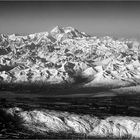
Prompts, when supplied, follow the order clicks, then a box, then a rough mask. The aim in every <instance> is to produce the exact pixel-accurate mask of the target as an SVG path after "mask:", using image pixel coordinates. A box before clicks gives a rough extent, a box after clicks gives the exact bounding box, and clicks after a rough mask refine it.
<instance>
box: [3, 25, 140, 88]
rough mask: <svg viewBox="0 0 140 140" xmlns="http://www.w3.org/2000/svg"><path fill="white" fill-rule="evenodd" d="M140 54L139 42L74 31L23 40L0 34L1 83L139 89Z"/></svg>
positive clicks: (57, 31)
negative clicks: (135, 87)
mask: <svg viewBox="0 0 140 140" xmlns="http://www.w3.org/2000/svg"><path fill="white" fill-rule="evenodd" d="M93 32H94V31H93ZM139 53H140V47H139V42H138V41H136V40H130V39H114V38H113V37H109V36H105V37H97V36H90V35H88V34H86V33H84V32H80V31H78V30H77V29H75V28H73V27H60V26H56V27H55V28H53V29H52V30H51V31H50V32H40V33H34V34H29V35H24V36H23V35H18V34H12V35H7V34H1V35H0V81H1V83H46V84H83V83H84V85H85V86H86V85H87V86H94V85H96V84H97V85H98V83H103V84H105V83H113V82H115V83H117V84H119V83H118V81H120V83H121V82H122V83H124V85H127V84H135V85H138V84H139V79H140V54H139ZM122 83H121V85H122Z"/></svg>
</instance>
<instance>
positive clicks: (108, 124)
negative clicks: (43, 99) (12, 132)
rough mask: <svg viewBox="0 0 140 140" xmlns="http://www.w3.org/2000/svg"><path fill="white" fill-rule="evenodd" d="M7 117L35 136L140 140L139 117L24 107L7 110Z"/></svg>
mask: <svg viewBox="0 0 140 140" xmlns="http://www.w3.org/2000/svg"><path fill="white" fill-rule="evenodd" d="M4 111H5V113H6V116H9V117H11V118H12V120H16V122H18V126H19V127H22V128H24V129H25V130H26V131H29V132H30V131H32V132H33V133H32V134H41V135H44V136H45V135H46V136H47V135H49V134H50V133H51V134H52V133H54V134H63V135H68V134H72V135H78V134H80V135H83V136H86V137H96V138H97V137H98V138H131V139H132V138H140V119H139V118H138V117H127V116H126V117H121V116H116V117H114V116H111V117H106V118H104V119H100V118H98V117H94V116H90V115H78V114H73V113H68V112H60V111H51V110H45V109H42V110H31V111H26V110H22V109H21V108H17V107H15V108H9V109H5V110H4Z"/></svg>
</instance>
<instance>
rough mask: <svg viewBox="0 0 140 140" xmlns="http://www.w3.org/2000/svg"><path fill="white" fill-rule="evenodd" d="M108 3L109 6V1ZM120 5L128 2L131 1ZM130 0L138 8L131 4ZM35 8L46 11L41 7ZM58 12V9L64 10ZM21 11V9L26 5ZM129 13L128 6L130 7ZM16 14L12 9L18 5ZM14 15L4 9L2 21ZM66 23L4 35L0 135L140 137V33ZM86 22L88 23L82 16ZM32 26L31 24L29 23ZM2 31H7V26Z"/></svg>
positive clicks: (0, 64) (0, 51) (1, 41)
mask: <svg viewBox="0 0 140 140" xmlns="http://www.w3.org/2000/svg"><path fill="white" fill-rule="evenodd" d="M56 3H57V2H56ZM61 3H62V2H61ZM73 3H74V2H73ZM79 3H80V2H79ZM81 3H82V2H81ZM90 3H91V2H90ZM90 3H88V4H87V5H90ZM16 4H17V3H16V2H15V5H16ZM30 4H31V3H30ZM48 4H50V3H48ZM51 4H54V5H53V7H56V9H57V10H58V9H59V8H60V7H59V6H58V7H57V6H56V5H55V2H53V3H51ZM51 4H50V5H51ZM91 4H92V5H94V4H93V3H91ZM102 4H104V5H105V2H103V3H102ZM116 4H117V5H118V6H120V7H121V6H122V5H124V3H119V4H118V3H116ZM126 4H128V7H130V5H129V3H126ZM133 4H134V5H136V3H133ZM5 5H6V4H5V3H1V2H0V6H1V7H3V9H4V8H6V7H7V6H5ZM9 5H10V6H11V5H12V4H9ZM15 5H14V6H13V7H16V6H15ZM19 5H20V4H18V6H19ZM25 5H26V4H25ZM32 5H33V6H34V4H33V3H32ZM62 5H63V4H62ZM64 5H65V6H66V5H67V4H64ZM64 5H63V6H64ZM81 5H82V4H81ZM87 5H86V7H87ZM95 5H98V4H97V3H95ZM99 5H100V4H99ZM99 5H98V6H99ZM134 5H133V6H134ZM10 6H8V7H9V8H10ZM109 6H112V7H113V4H112V3H111V4H110V3H109ZM109 6H105V7H107V8H109ZM133 6H132V8H133V10H134V11H135V12H136V11H137V12H138V11H139V10H138V6H136V7H135V9H134V7H133ZM19 7H20V6H19ZM23 7H24V5H23V6H22V8H23ZM29 7H30V6H29ZM29 7H28V8H29ZM40 7H41V6H40ZM42 7H43V6H42ZM66 7H67V6H66ZM75 7H76V6H75ZM89 7H90V6H89ZM99 7H100V6H99ZM101 7H103V6H101ZM105 7H104V10H103V11H105V9H106V8H105ZM114 7H115V6H114ZM122 7H125V6H122ZM22 8H21V9H22ZM28 8H27V11H28V12H29V11H30V10H29V9H28ZM61 8H62V6H61ZM82 8H84V6H83V5H82ZM90 8H91V7H90ZM94 8H95V7H94ZM17 9H18V8H17ZM23 9H24V8H23ZM31 9H32V8H31ZM52 9H54V8H52ZM62 9H63V8H62ZM64 9H66V8H64ZM79 9H80V8H79ZM99 9H100V8H99ZM114 9H115V8H114ZM118 9H120V10H121V8H118ZM34 10H36V11H38V10H37V8H35V9H34ZM40 10H41V8H40ZM57 10H56V11H53V12H55V13H57ZM68 10H69V8H68ZM90 10H91V9H90ZM90 10H89V11H90ZM96 10H97V9H96ZM96 10H95V11H96ZM0 11H4V10H2V9H0ZM15 11H16V10H15ZM15 11H13V13H16V12H15ZM17 11H19V13H20V12H21V11H20V8H19V9H18V10H17ZM32 11H33V9H32ZM50 11H51V10H50ZM73 11H75V8H73ZM81 11H84V9H83V10H81ZM97 11H98V10H97ZM111 11H113V10H112V9H111ZM126 11H128V9H127V8H126V7H125V8H124V13H125V12H126ZM130 11H131V9H130ZM34 12H35V11H34ZM43 12H44V11H43ZM58 12H60V11H58ZM67 12H68V11H67V10H66V13H67ZM78 12H79V10H77V13H78ZM90 12H91V11H90ZM0 13H1V12H0ZM44 13H45V12H44ZM60 13H62V11H61V12H60ZM72 13H73V12H72ZM100 13H101V11H100ZM107 13H108V14H109V12H107ZM8 14H9V15H11V13H10V10H9V13H8ZM24 14H25V13H24ZM24 14H23V15H24ZM30 14H31V13H30V12H29V13H28V14H27V17H28V16H29V15H30ZM90 14H91V13H90ZM133 14H134V13H131V14H130V15H133ZM6 15H7V14H6V13H5V18H3V16H1V15H0V17H1V19H3V20H2V23H4V20H5V19H6V18H7V17H8V20H9V19H10V18H11V17H10V16H7V17H6ZM17 15H18V12H17V14H15V17H14V18H15V21H16V22H17V21H18V20H17V19H16V16H17ZM23 15H22V13H21V17H22V16H23ZM97 15H98V16H99V15H100V14H97ZM122 15H123V13H122ZM124 15H125V14H124ZM128 15H129V12H128V14H127V16H128ZM33 16H35V15H33ZM120 16H121V15H120ZM137 16H138V15H136V17H137ZM17 17H18V16H17ZM81 17H82V15H81ZM99 17H100V16H99ZM118 17H119V16H118ZM128 17H129V16H128ZM136 17H133V19H135V18H136ZM39 18H40V17H39ZM109 18H110V16H109ZM56 19H57V18H56ZM70 19H71V18H70ZM74 19H75V17H74ZM74 19H73V22H74V21H75V20H76V19H75V20H74ZM83 19H84V18H83ZM118 19H119V18H118ZM128 19H129V18H128ZM12 20H13V18H11V20H10V21H12ZM129 20H130V19H129ZM129 20H126V21H129ZM37 21H39V19H38V20H37ZM56 21H57V20H56ZM110 21H111V20H110ZM130 21H131V20H130ZM62 22H63V20H62ZM79 22H81V19H80V18H79ZM87 22H88V20H87ZM11 23H12V22H11ZM75 24H76V23H75ZM110 24H111V23H110ZM128 24H129V23H128ZM2 25H4V24H2ZM2 25H0V27H2ZM7 25H8V23H6V22H5V27H7V28H9V26H7ZM11 25H12V24H11ZM34 25H35V23H34V24H32V26H34ZM62 25H63V24H62ZM62 25H59V26H56V27H53V28H52V29H51V30H48V31H44V32H36V33H26V34H25V33H24V34H17V33H15V34H14V33H12V34H8V33H1V34H0V138H1V139H22V138H25V139H31V138H33V139H35V138H37V139H42V138H45V139H94V138H102V139H113V138H114V139H116V138H119V139H124V138H125V139H134V138H138V139H139V138H140V95H139V93H140V42H139V39H138V38H137V39H136V36H135V35H134V32H133V33H132V35H134V38H133V39H130V36H131V35H130V36H129V35H128V36H129V37H128V36H127V37H128V38H127V37H126V38H121V35H120V33H121V32H122V31H121V32H119V37H118V38H116V37H113V35H104V36H103V35H93V34H94V31H93V32H92V34H89V33H87V32H86V31H84V30H79V29H77V28H75V27H74V26H62ZM93 25H94V24H93ZM29 26H30V27H32V26H31V25H29ZM86 26H87V28H88V29H90V27H88V25H86ZM13 27H14V28H15V27H16V26H13ZM79 27H80V28H81V27H82V22H81V23H80V24H79ZM97 27H98V28H99V26H97ZM7 28H6V29H5V30H7ZM36 28H37V27H36ZM117 28H118V29H119V27H117ZM121 28H123V24H122V27H120V29H121ZM132 28H134V27H132ZM9 29H10V28H9ZM17 29H18V27H17ZM24 29H25V30H27V28H25V27H24V26H23V28H22V30H24ZM28 29H29V30H30V28H28ZM1 30H2V31H4V30H3V28H2V29H1ZM115 30H116V29H115ZM131 30H132V29H130V30H128V31H131ZM11 31H12V28H11ZM90 32H91V31H90ZM96 32H97V30H96ZM104 32H105V31H104ZM110 32H113V31H112V30H111V31H110ZM126 32H127V31H126ZM126 32H125V33H126ZM116 33H117V30H116ZM128 34H129V33H128ZM136 34H137V33H136Z"/></svg>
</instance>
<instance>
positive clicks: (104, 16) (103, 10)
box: [0, 1, 140, 38]
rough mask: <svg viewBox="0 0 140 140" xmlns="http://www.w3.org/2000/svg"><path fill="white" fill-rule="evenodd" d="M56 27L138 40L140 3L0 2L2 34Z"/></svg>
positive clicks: (139, 35) (0, 28)
mask: <svg viewBox="0 0 140 140" xmlns="http://www.w3.org/2000/svg"><path fill="white" fill-rule="evenodd" d="M56 25H60V26H72V27H75V28H77V29H78V30H79V31H84V32H87V33H89V34H92V35H113V36H119V37H138V38H140V2H74V1H73V2H62V1H61V2H54V1H53V2H31V1H30V2H0V32H1V33H8V34H12V33H24V34H28V33H34V32H40V31H50V30H51V29H52V28H53V27H55V26H56Z"/></svg>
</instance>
